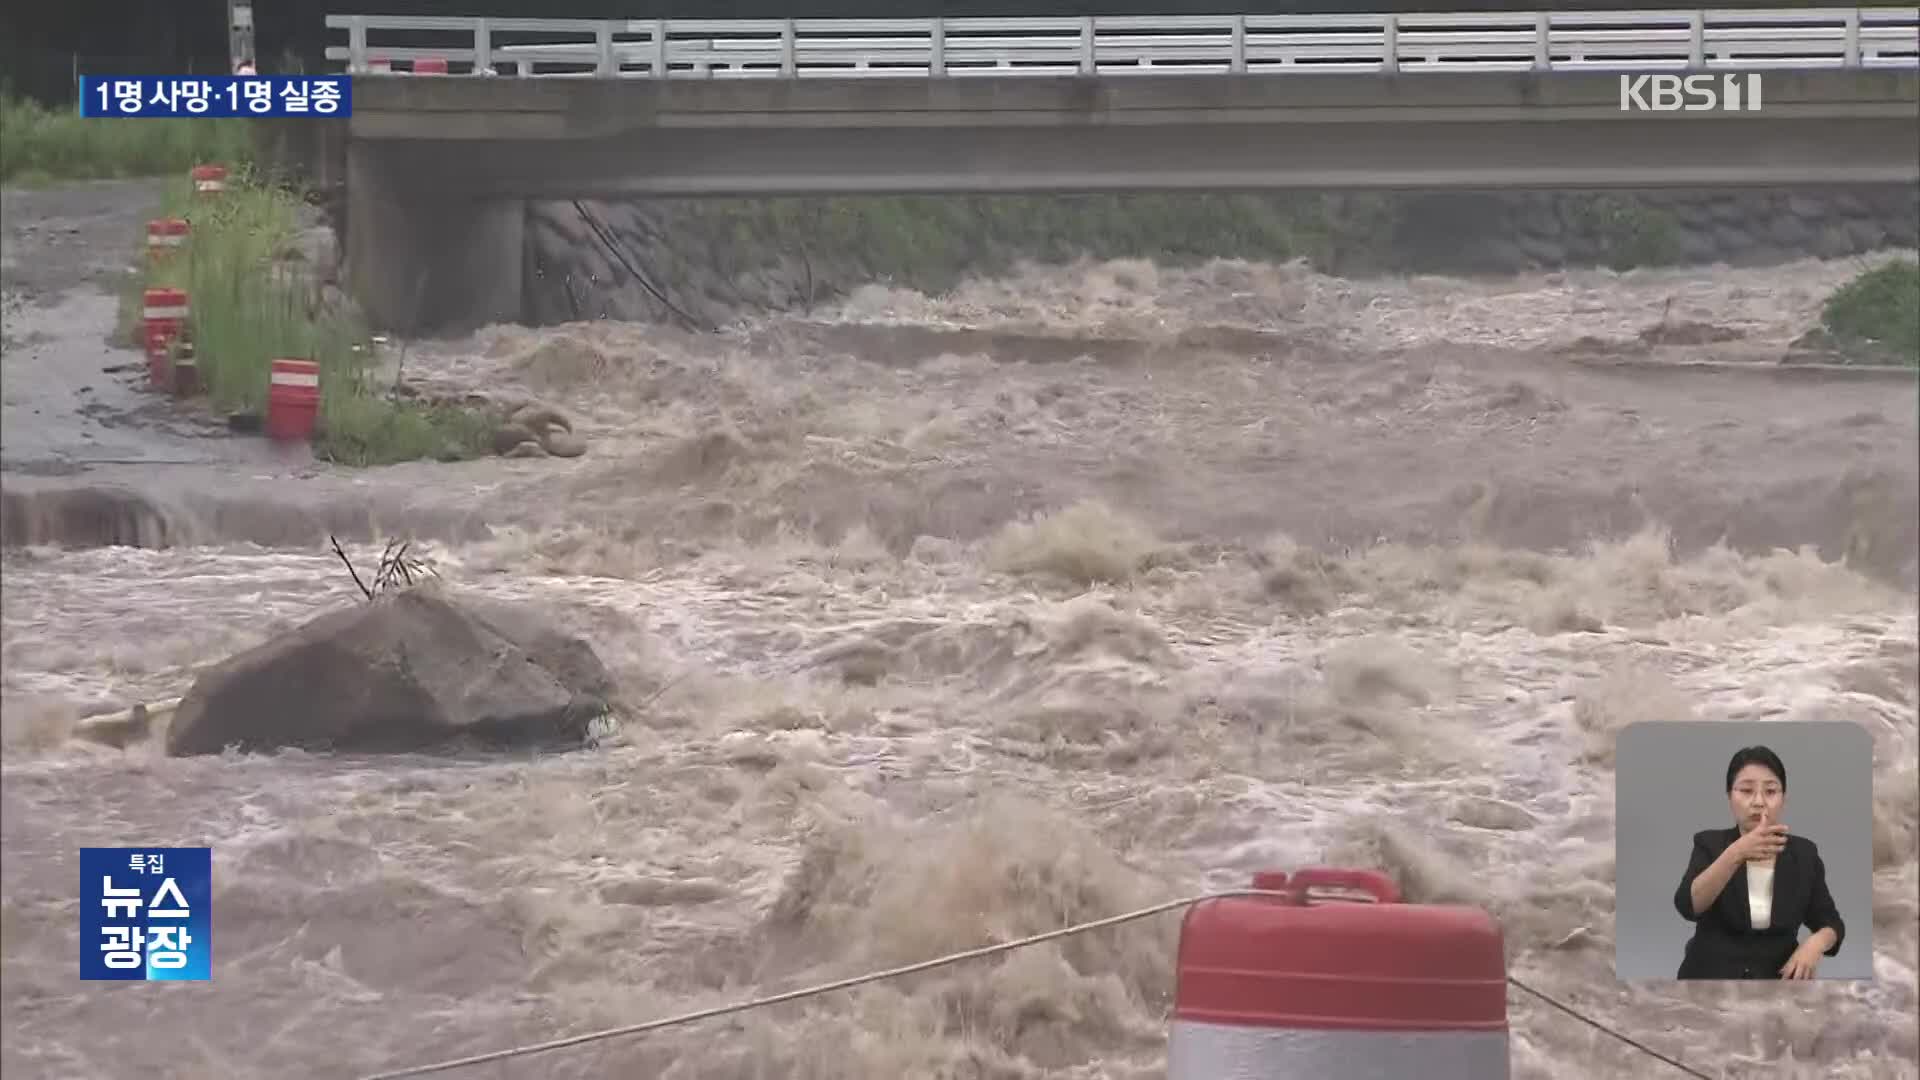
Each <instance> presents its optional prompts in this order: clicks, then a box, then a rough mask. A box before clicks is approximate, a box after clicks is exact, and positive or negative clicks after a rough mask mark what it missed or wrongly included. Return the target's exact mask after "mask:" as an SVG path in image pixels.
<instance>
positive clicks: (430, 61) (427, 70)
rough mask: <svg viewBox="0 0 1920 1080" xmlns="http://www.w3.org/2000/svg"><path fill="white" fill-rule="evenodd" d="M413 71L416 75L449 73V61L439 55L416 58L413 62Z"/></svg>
mask: <svg viewBox="0 0 1920 1080" xmlns="http://www.w3.org/2000/svg"><path fill="white" fill-rule="evenodd" d="M413 73H414V74H415V75H445V74H446V73H447V62H446V61H445V60H443V59H439V58H437V57H428V58H427V59H424V60H415V61H414V62H413Z"/></svg>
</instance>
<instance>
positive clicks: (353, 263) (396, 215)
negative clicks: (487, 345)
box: [346, 139, 526, 334]
mask: <svg viewBox="0 0 1920 1080" xmlns="http://www.w3.org/2000/svg"><path fill="white" fill-rule="evenodd" d="M394 157H396V155H395V154H394V153H393V152H392V148H391V147H382V146H379V145H372V144H369V143H368V142H366V141H365V140H359V139H356V140H351V141H350V142H349V143H348V146H347V215H346V233H347V236H346V252H347V286H348V289H349V290H350V291H351V293H352V295H353V297H354V299H355V300H356V301H357V302H358V303H359V304H360V306H361V309H362V310H363V311H365V312H366V314H367V317H368V319H369V321H370V322H371V323H372V324H373V328H374V329H376V330H382V331H391V332H394V333H401V334H459V333H466V332H469V331H472V330H475V329H477V328H479V327H481V326H485V325H487V324H488V323H503V322H505V323H510V322H517V321H519V320H520V318H521V315H522V311H523V301H522V269H521V268H522V264H523V257H524V245H525V236H526V200H524V199H518V198H499V197H494V198H476V197H472V196H470V195H464V194H462V193H461V192H459V191H457V190H453V191H448V190H441V189H435V188H433V187H430V186H422V185H420V184H418V183H407V182H406V180H405V179H404V177H405V175H406V170H403V169H402V168H399V167H398V166H397V163H396V162H395V161H394V160H393V158H394Z"/></svg>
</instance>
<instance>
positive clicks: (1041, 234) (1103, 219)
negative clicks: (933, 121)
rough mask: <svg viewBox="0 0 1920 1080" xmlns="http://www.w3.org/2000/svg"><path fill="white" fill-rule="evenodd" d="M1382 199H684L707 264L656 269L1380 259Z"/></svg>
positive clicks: (903, 274)
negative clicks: (709, 241) (768, 260)
mask: <svg viewBox="0 0 1920 1080" xmlns="http://www.w3.org/2000/svg"><path fill="white" fill-rule="evenodd" d="M1387 207H1388V202H1387V200H1385V199H1380V198H1370V197H1343V198H1329V197H1325V196H1320V195H1215V194H1208V195H1195V194H1188V193H1172V194H1138V195H1081V196H1066V197H1062V196H1010V195H998V196H978V195H975V196H960V195H941V196H933V195H908V196H858V197H851V198H807V199H802V198H776V199H754V200H744V199H716V200H711V201H688V202H686V203H684V204H681V205H680V206H679V207H677V208H676V212H675V217H676V219H678V220H684V221H688V222H690V223H692V224H691V226H690V227H691V229H692V230H693V231H695V232H697V233H698V234H699V235H702V236H707V237H712V238H713V239H714V240H715V243H714V244H713V246H712V247H710V248H702V249H701V252H700V254H701V257H702V258H703V259H711V260H712V262H711V264H709V265H703V266H699V267H693V266H681V265H678V264H675V263H673V262H672V260H671V257H670V256H669V260H668V262H667V263H666V264H663V265H662V266H661V267H659V269H660V271H661V272H662V273H663V274H664V275H665V276H666V277H667V278H668V279H669V280H672V279H677V278H679V277H682V276H684V275H685V274H686V273H688V272H694V271H700V272H707V273H712V272H718V273H720V274H722V275H732V274H736V273H740V272H743V271H751V270H753V269H756V268H758V267H759V266H760V265H761V264H762V262H763V260H764V256H765V253H766V252H767V251H769V250H776V251H789V252H796V253H797V252H805V253H807V254H808V256H809V257H810V258H812V259H814V260H818V261H819V263H820V265H821V267H822V268H823V269H824V268H825V267H826V266H827V265H828V264H829V263H837V264H838V265H840V266H842V267H846V266H847V265H848V264H849V263H852V264H854V267H853V268H854V269H856V270H857V271H858V275H859V276H861V277H866V278H872V279H877V280H882V281H888V280H891V281H896V282H899V283H902V284H911V285H913V286H915V287H917V288H923V289H944V288H949V287H951V286H953V285H954V284H957V283H958V281H959V280H960V279H961V278H962V277H963V276H966V275H971V274H994V273H999V272H1002V271H1005V270H1007V269H1009V268H1010V267H1011V266H1012V265H1013V264H1014V263H1015V262H1016V261H1018V260H1021V259H1032V260H1036V261H1041V262H1058V261H1066V260H1071V259H1073V258H1076V257H1080V256H1089V257H1093V258H1102V259H1105V258H1128V257H1143V258H1151V259H1154V260H1155V261H1156V262H1160V263H1162V264H1165V265H1180V264H1182V263H1198V262H1204V261H1206V260H1208V259H1214V258H1222V259H1232V258H1246V259H1262V260H1286V259H1293V258H1305V259H1308V260H1310V261H1312V262H1313V263H1314V264H1315V265H1317V266H1323V267H1340V268H1343V269H1350V268H1355V267H1360V266H1369V265H1376V264H1378V262H1379V260H1380V258H1381V256H1382V255H1383V254H1384V252H1385V251H1386V249H1387V244H1388V241H1389V239H1390V237H1391V235H1392V231H1393V228H1394V224H1395V222H1394V220H1393V218H1392V216H1391V215H1390V213H1389V212H1388V209H1387Z"/></svg>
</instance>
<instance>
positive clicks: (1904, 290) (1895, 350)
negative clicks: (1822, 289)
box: [1820, 259, 1920, 365]
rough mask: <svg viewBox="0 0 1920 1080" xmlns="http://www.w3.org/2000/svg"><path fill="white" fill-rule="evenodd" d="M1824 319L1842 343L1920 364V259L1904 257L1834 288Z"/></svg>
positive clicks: (1882, 355) (1884, 356)
mask: <svg viewBox="0 0 1920 1080" xmlns="http://www.w3.org/2000/svg"><path fill="white" fill-rule="evenodd" d="M1820 323H1821V325H1822V326H1823V327H1824V328H1825V329H1826V331H1827V333H1828V334H1830V335H1832V336H1833V339H1834V340H1835V341H1836V342H1838V343H1840V344H1842V345H1853V346H1861V347H1864V348H1865V349H1866V350H1868V351H1871V352H1874V353H1878V354H1880V355H1879V356H1877V357H1876V359H1892V360H1893V361H1894V362H1896V363H1903V364H1915V365H1920V262H1915V261H1914V260H1912V259H1899V260H1896V261H1894V262H1890V263H1886V264H1884V265H1882V266H1878V267H1875V268H1874V269H1872V270H1868V271H1866V272H1865V273H1863V274H1861V275H1860V276H1859V277H1856V278H1854V279H1853V280H1852V281H1849V282H1847V283H1846V284H1845V285H1842V286H1840V288H1838V289H1836V290H1834V293H1833V295H1832V296H1830V297H1828V298H1827V303H1826V306H1825V308H1824V309H1823V310H1822V311H1821V313H1820Z"/></svg>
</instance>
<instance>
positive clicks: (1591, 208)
mask: <svg viewBox="0 0 1920 1080" xmlns="http://www.w3.org/2000/svg"><path fill="white" fill-rule="evenodd" d="M1580 216H1581V218H1582V219H1583V220H1584V223H1585V225H1586V227H1587V228H1588V229H1590V230H1592V232H1593V235H1594V236H1595V238H1596V239H1598V240H1599V242H1600V261H1601V262H1602V263H1604V264H1605V265H1606V266H1607V267H1608V268H1609V269H1613V270H1631V269H1633V268H1634V267H1636V266H1662V265H1665V264H1667V263H1671V262H1673V261H1674V260H1676V259H1678V258H1679V256H1680V223H1679V221H1678V220H1676V219H1675V218H1674V217H1673V215H1672V214H1669V213H1667V212H1666V211H1664V210H1659V209H1656V208H1653V207H1646V206H1636V205H1635V204H1633V203H1630V202H1627V201H1626V200H1623V199H1620V198H1618V197H1616V196H1613V195H1596V196H1593V197H1592V198H1591V200H1590V201H1587V202H1585V203H1584V204H1583V205H1581V207H1580Z"/></svg>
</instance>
